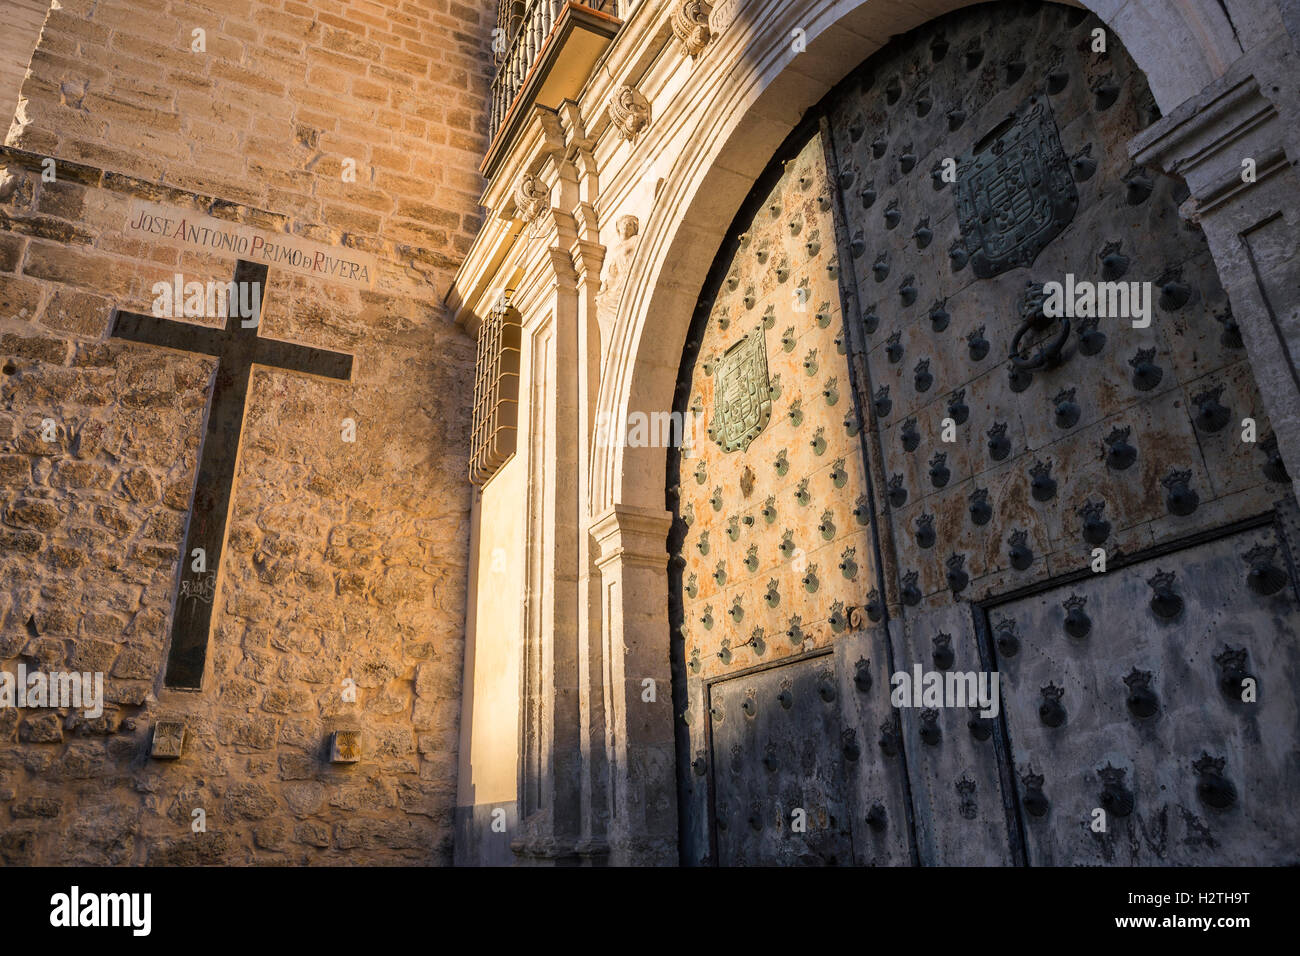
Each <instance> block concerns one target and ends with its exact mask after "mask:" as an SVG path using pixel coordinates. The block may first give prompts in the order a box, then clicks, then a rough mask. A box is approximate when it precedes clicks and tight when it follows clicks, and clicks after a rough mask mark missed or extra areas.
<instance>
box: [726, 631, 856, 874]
mask: <svg viewBox="0 0 1300 956" xmlns="http://www.w3.org/2000/svg"><path fill="white" fill-rule="evenodd" d="M831 664H832V659H831V657H830V656H829V655H825V654H823V655H820V656H818V657H814V658H811V659H806V660H803V661H799V662H796V663H791V664H786V665H784V666H780V667H772V668H768V669H766V670H761V671H758V672H755V673H751V674H748V675H745V676H742V677H735V678H731V679H728V680H723V681H720V682H718V683H715V684H712V685H711V686H710V694H709V697H710V709H709V722H710V728H711V731H712V734H711V736H712V742H713V760H712V765H713V775H714V786H715V788H716V794H715V798H714V799H715V808H714V821H715V827H716V834H717V847H718V862H719V863H720V864H721V865H722V866H736V865H744V864H750V863H764V864H778V865H797V866H835V865H848V864H850V863H852V862H853V845H852V838H851V836H850V833H849V814H848V803H847V800H846V797H845V786H844V756H843V751H842V748H843V746H844V742H843V741H842V740H841V734H840V720H839V707H838V703H837V700H836V699H837V696H838V688H837V686H836V683H835V676H834V672H833V669H832V666H831ZM755 758H757V759H755Z"/></svg>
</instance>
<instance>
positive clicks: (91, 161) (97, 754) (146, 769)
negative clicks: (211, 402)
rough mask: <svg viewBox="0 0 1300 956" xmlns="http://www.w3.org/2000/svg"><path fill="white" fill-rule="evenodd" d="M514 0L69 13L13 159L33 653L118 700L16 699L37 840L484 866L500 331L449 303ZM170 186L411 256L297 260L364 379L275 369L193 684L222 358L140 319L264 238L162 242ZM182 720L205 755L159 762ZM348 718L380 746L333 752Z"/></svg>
mask: <svg viewBox="0 0 1300 956" xmlns="http://www.w3.org/2000/svg"><path fill="white" fill-rule="evenodd" d="M491 14H492V10H491V5H490V4H489V3H487V2H482V3H477V4H473V3H456V2H449V0H401V2H398V0H386V2H383V3H376V2H365V0H360V2H333V0H312V2H310V3H299V2H292V0H290V2H288V3H285V4H279V3H262V2H255V0H223V2H222V3H220V4H202V3H183V2H172V3H164V2H162V0H112V2H107V3H105V2H99V3H95V2H91V0H70V2H66V3H63V4H61V5H60V7H59V8H58V9H55V10H54V11H52V13H51V14H50V17H49V20H48V22H47V24H46V26H45V29H44V32H43V34H42V36H41V39H40V43H39V46H38V47H37V49H36V52H35V54H34V56H33V58H32V64H31V74H30V76H28V77H27V79H26V81H25V82H24V84H23V87H22V99H21V100H20V102H19V104H18V109H17V114H16V116H15V118H14V123H13V125H12V127H11V128H10V132H9V135H8V138H7V140H6V146H5V148H4V152H3V154H2V155H0V227H2V229H0V353H2V354H0V371H2V372H3V375H0V669H3V670H6V671H9V672H11V673H12V672H15V671H16V670H17V667H18V665H19V664H23V665H25V666H26V667H27V669H28V670H38V669H39V670H43V671H47V672H48V671H58V670H70V669H77V670H80V671H102V672H103V673H104V674H105V685H104V696H105V709H104V713H103V715H102V716H101V717H99V718H97V719H91V718H87V717H85V716H84V715H83V714H82V712H81V711H80V710H78V709H76V708H73V709H44V710H36V709H26V710H16V709H13V708H6V709H3V710H0V800H2V801H3V802H4V804H5V807H4V809H3V810H0V860H3V861H4V862H5V863H8V864H14V863H43V864H62V863H74V862H76V863H90V864H96V863H109V864H129V863H134V864H146V863H147V864H166V863H218V862H221V863H250V862H278V863H303V862H305V863H339V862H347V863H385V862H387V863H397V862H412V863H418V862H448V861H450V857H451V832H452V828H451V808H452V806H453V804H454V800H455V773H456V771H455V768H456V759H457V758H456V749H457V736H458V726H457V721H458V712H459V694H460V684H461V655H462V645H463V627H464V615H465V601H466V563H467V553H468V527H469V511H470V490H469V485H468V483H467V481H466V479H465V475H466V469H467V461H466V450H467V446H468V437H467V423H468V420H469V396H470V393H471V375H472V367H473V343H472V342H471V341H470V339H469V337H468V336H467V335H466V334H465V333H464V332H463V331H461V330H459V329H458V328H456V327H455V326H454V325H453V324H452V323H451V321H450V318H449V316H447V315H446V314H445V311H444V309H443V307H442V305H441V300H442V296H443V294H444V293H445V291H446V288H447V285H448V283H449V281H450V279H451V277H452V273H453V271H454V269H455V268H456V266H457V264H458V262H459V260H460V258H461V257H462V256H463V254H464V252H465V250H466V249H467V248H468V247H469V244H470V241H471V239H472V237H473V235H474V233H475V232H476V231H477V229H478V228H479V225H480V222H479V208H478V206H477V204H476V200H477V197H478V193H479V190H480V188H481V183H480V181H479V178H478V175H477V172H476V167H477V162H478V159H479V157H480V156H481V155H482V151H483V148H484V131H485V121H484V117H483V108H482V106H483V104H484V103H485V102H486V94H487V83H488V78H489V76H490V72H491V68H492V63H491V56H490V53H489V52H488V50H487V48H488V44H489V43H490V27H491V25H492V24H491ZM196 29H201V30H203V31H205V35H204V47H205V49H204V50H203V51H201V52H200V51H196V50H195V49H193V47H194V45H195V34H194V31H195V30H196ZM47 157H53V158H54V160H55V164H54V166H53V169H54V176H53V179H52V181H47V180H48V179H49V177H48V176H44V177H43V172H44V171H45V169H46V168H47V164H46V163H45V162H44V160H45V159H46V158H47ZM347 160H352V161H353V163H351V164H349V163H348V162H347ZM350 166H355V170H356V176H355V181H348V179H347V177H346V176H345V171H346V170H347V169H348V168H349V167H350ZM141 199H144V200H149V201H152V202H156V203H160V204H163V205H165V206H167V207H170V208H173V209H176V210H178V211H180V214H181V215H188V214H190V213H192V214H194V215H200V214H201V215H208V216H213V217H216V218H219V219H225V220H229V221H230V222H232V223H236V224H239V225H241V226H245V227H249V228H252V229H256V230H258V231H259V234H260V235H263V236H265V237H269V238H271V239H274V238H276V237H279V238H284V237H286V236H294V237H299V238H300V239H303V240H312V241H315V242H317V243H321V244H323V245H326V246H330V247H337V248H339V249H341V250H343V251H344V252H346V251H347V250H348V249H351V250H356V251H358V252H359V253H361V254H366V255H370V256H373V257H374V261H375V262H376V264H377V267H376V269H375V274H374V276H373V277H372V278H371V281H370V282H369V283H368V284H363V283H357V282H352V283H343V282H335V281H325V280H323V279H320V278H315V277H304V276H301V275H295V274H291V270H289V269H288V268H287V267H286V268H278V267H277V266H275V265H272V266H271V268H270V274H269V279H268V283H267V289H266V290H265V293H264V307H263V309H262V315H261V327H260V329H259V335H260V336H261V337H264V338H272V339H282V340H286V341H291V342H295V343H300V344H302V345H307V346H314V347H319V348H326V349H332V350H335V351H341V352H347V353H349V354H352V355H354V356H355V359H354V365H353V371H352V377H351V382H349V383H341V382H332V381H328V380H324V379H317V378H313V377H308V376H303V375H299V374H295V373H288V372H283V371H278V370H274V369H268V368H258V369H256V370H255V371H254V373H253V379H252V385H251V388H250V393H249V399H248V402H247V406H246V410H245V415H244V421H243V430H242V444H241V454H240V459H239V464H238V471H237V475H236V480H235V486H234V493H233V495H232V504H231V510H230V518H229V523H228V541H227V544H226V548H225V552H224V563H223V567H222V582H221V584H220V590H219V592H218V594H217V596H216V609H215V612H214V617H213V620H214V624H213V628H212V635H211V638H210V641H209V645H208V665H207V676H206V678H205V680H204V685H203V687H202V689H201V690H200V691H197V692H184V691H178V690H172V689H168V688H166V687H164V686H163V681H162V673H163V669H164V663H165V657H166V653H167V647H168V643H169V627H170V616H171V612H172V602H173V598H174V589H175V582H176V580H177V571H178V563H179V561H180V557H181V555H180V550H181V547H182V544H183V541H184V537H185V528H186V521H187V514H188V507H189V495H190V493H191V488H192V486H193V482H194V476H195V470H196V467H197V458H198V453H199V446H200V438H201V434H202V429H203V420H204V408H205V402H206V396H207V394H208V391H209V384H210V382H211V379H212V376H213V372H214V365H215V363H214V362H213V360H212V359H209V358H206V357H203V356H200V355H195V354H184V353H181V352H173V351H167V350H163V349H159V348H155V347H151V346H147V345H140V344H134V343H126V342H122V341H120V340H110V339H109V338H108V330H109V325H110V318H111V314H112V310H113V309H114V307H121V308H123V309H130V310H133V311H137V312H146V313H147V312H148V311H149V309H150V305H151V302H152V300H153V295H152V293H151V289H152V287H153V284H154V283H156V282H158V281H160V280H170V279H171V278H172V276H173V275H174V274H176V273H180V274H182V275H183V276H184V278H185V280H187V281H188V280H199V281H203V280H207V279H220V280H222V281H225V280H228V279H230V278H231V274H232V271H233V269H234V265H235V257H234V256H233V255H231V254H229V253H226V252H222V253H208V252H204V251H198V250H195V249H192V248H189V247H186V246H182V245H176V244H172V243H168V242H164V241H142V240H141V239H138V238H133V237H131V236H128V235H126V234H125V233H126V227H127V224H128V221H129V219H130V218H131V213H132V203H133V202H135V201H137V200H141ZM212 321H219V320H209V323H210V324H211V322H212ZM345 419H352V420H353V421H354V422H355V426H356V437H355V441H354V442H349V441H347V440H345V430H344V426H343V421H344V420H345ZM47 420H52V422H53V429H52V430H51V429H50V428H49V422H48V421H47ZM46 437H53V440H52V441H46V440H44V439H45V438H46ZM349 680H350V681H351V682H352V683H353V684H354V685H355V694H353V693H352V692H351V691H350V690H349V685H348V683H347V682H348V681H349ZM353 696H355V701H353V700H351V699H349V698H351V697H353ZM159 719H165V720H180V721H183V722H184V723H185V727H186V731H185V748H184V754H183V756H181V757H180V759H178V760H173V761H163V760H156V759H151V757H150V744H151V737H152V732H153V727H154V725H155V722H156V721H158V720H159ZM334 730H360V731H361V739H362V752H361V758H360V761H359V762H357V763H352V764H332V763H331V762H330V761H329V754H328V742H329V737H330V734H331V732H332V731H334ZM200 809H201V810H203V811H204V815H205V822H206V831H205V832H200V833H196V832H194V830H195V827H194V820H195V814H194V811H195V810H200Z"/></svg>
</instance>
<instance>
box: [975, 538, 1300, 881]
mask: <svg viewBox="0 0 1300 956" xmlns="http://www.w3.org/2000/svg"><path fill="white" fill-rule="evenodd" d="M1248 554H1253V556H1254V557H1255V558H1256V559H1262V560H1263V561H1264V562H1267V566H1269V567H1272V568H1273V570H1274V571H1275V572H1276V575H1277V576H1276V577H1275V579H1274V584H1277V583H1278V582H1281V581H1284V580H1286V579H1287V577H1288V572H1287V571H1286V570H1285V569H1286V568H1287V562H1286V557H1285V555H1284V554H1283V553H1282V551H1281V549H1280V548H1279V542H1278V537H1277V534H1276V532H1275V531H1274V529H1273V527H1272V526H1264V527H1261V528H1257V529H1254V530H1247V531H1242V532H1239V533H1236V534H1232V535H1229V536H1227V537H1224V538H1220V539H1218V540H1215V541H1212V542H1210V543H1208V544H1202V545H1198V546H1195V547H1191V548H1187V549H1184V550H1180V551H1177V552H1174V553H1172V554H1168V555H1165V556H1162V557H1158V558H1153V559H1151V560H1148V561H1143V562H1141V563H1139V564H1135V565H1131V566H1129V567H1125V568H1123V569H1119V570H1112V571H1108V572H1106V573H1105V574H1099V575H1093V576H1089V577H1087V578H1085V579H1083V580H1081V581H1079V582H1076V583H1073V584H1070V585H1066V586H1063V587H1059V588H1053V589H1052V590H1049V591H1046V592H1044V593H1042V594H1040V595H1037V596H1034V597H1029V598H1024V599H1021V600H1019V601H1015V602H1012V603H1010V604H1006V605H1003V606H1000V607H998V608H996V609H994V610H992V611H991V612H990V614H989V617H990V621H991V622H992V625H993V628H994V630H995V632H1002V631H1004V630H1006V629H1008V628H1013V629H1014V630H1015V631H1016V633H1018V634H1019V635H1020V638H1021V641H1020V649H1019V652H1018V653H1017V654H1015V655H1014V656H1010V657H1008V656H1006V655H1003V654H999V655H998V669H999V670H1000V671H1001V672H1002V674H1003V676H1004V679H1005V681H1006V683H1007V685H1008V686H1009V687H1011V688H1014V690H1013V691H1012V692H1010V693H1008V695H1007V697H1006V698H1005V700H1004V704H1005V707H1006V713H1007V721H1008V731H1009V734H1010V737H1011V743H1012V751H1013V757H1014V761H1015V766H1016V780H1017V786H1018V789H1019V795H1020V799H1021V802H1022V805H1023V803H1024V801H1025V796H1026V792H1027V789H1026V786H1025V780H1026V778H1027V777H1028V776H1029V775H1030V774H1033V775H1035V779H1036V782H1038V783H1039V784H1040V786H1039V788H1038V789H1039V790H1040V792H1041V793H1042V795H1043V796H1044V797H1045V800H1046V803H1045V804H1044V803H1039V804H1038V805H1037V808H1038V809H1040V810H1043V809H1045V812H1043V813H1042V814H1041V815H1034V814H1029V813H1026V814H1025V817H1024V820H1025V832H1026V841H1027V844H1028V848H1029V860H1030V862H1031V863H1040V864H1045V865H1059V864H1062V863H1071V864H1085V865H1102V864H1116V865H1124V866H1155V865H1192V864H1201V865H1216V866H1222V865H1241V864H1254V865H1258V864H1266V865H1267V864H1294V863H1295V862H1297V860H1298V859H1300V852H1298V851H1297V848H1296V843H1295V839H1294V835H1295V833H1296V832H1297V829H1298V827H1300V813H1298V811H1297V808H1296V806H1295V802H1294V801H1292V800H1289V799H1287V797H1286V796H1285V795H1286V794H1290V793H1294V792H1295V789H1296V787H1297V786H1300V767H1298V766H1297V763H1296V759H1295V751H1294V736H1293V734H1294V728H1295V727H1296V725H1297V707H1296V699H1295V695H1294V694H1293V693H1291V690H1290V689H1291V688H1292V687H1294V686H1295V685H1294V683H1293V682H1294V681H1295V680H1296V679H1297V678H1300V672H1298V667H1300V660H1297V654H1296V651H1295V648H1296V646H1297V637H1298V636H1300V610H1298V608H1297V602H1296V593H1295V590H1294V588H1293V587H1292V586H1291V585H1290V582H1289V581H1286V583H1285V584H1282V585H1281V586H1280V588H1279V590H1278V591H1277V592H1276V593H1275V594H1272V595H1268V596H1264V595H1260V594H1258V593H1256V592H1255V591H1253V590H1252V589H1251V587H1250V585H1249V583H1248V575H1249V573H1250V571H1251V567H1252V565H1251V563H1250V562H1249V561H1247V560H1246V559H1245V556H1246V555H1248ZM1162 572H1163V573H1164V574H1166V575H1168V574H1171V573H1172V574H1173V577H1172V578H1159V577H1157V575H1160V574H1161V573H1162ZM1166 582H1167V584H1168V588H1169V590H1171V591H1172V592H1173V593H1174V594H1176V595H1177V600H1178V602H1181V609H1180V610H1178V613H1177V614H1176V615H1175V616H1173V617H1171V618H1165V617H1162V616H1160V615H1159V614H1157V613H1156V611H1155V610H1153V608H1152V605H1151V602H1152V599H1153V598H1155V597H1156V593H1157V589H1156V587H1155V586H1153V585H1161V586H1163V585H1165V583H1166ZM1270 586H1271V585H1270ZM1067 615H1071V621H1072V627H1073V629H1074V634H1080V633H1081V632H1083V631H1084V630H1085V629H1086V633H1083V634H1082V636H1074V634H1071V633H1069V632H1067V630H1066V617H1067ZM1085 620H1086V622H1087V623H1086V624H1084V623H1083V622H1084V621H1085ZM1237 661H1240V662H1241V665H1242V672H1244V673H1246V674H1250V675H1254V677H1255V680H1256V695H1255V697H1256V699H1255V700H1254V701H1253V702H1244V701H1243V700H1242V697H1243V695H1245V696H1249V695H1247V694H1246V693H1245V692H1244V691H1243V690H1242V687H1241V684H1240V679H1239V677H1231V678H1227V679H1225V674H1230V673H1231V670H1230V665H1232V664H1233V663H1235V662H1237ZM1225 668H1227V669H1225ZM1229 679H1230V680H1231V681H1232V687H1231V689H1230V690H1229V689H1228V688H1226V687H1225V686H1224V685H1225V683H1227V680H1229ZM1045 688H1050V689H1049V690H1048V694H1051V695H1055V694H1056V692H1057V691H1058V690H1059V691H1061V692H1062V695H1061V697H1060V699H1059V703H1060V704H1061V706H1062V707H1063V708H1064V712H1065V713H1064V721H1063V722H1062V723H1060V724H1059V725H1058V726H1054V727H1053V726H1048V725H1047V724H1046V723H1044V714H1042V713H1040V708H1041V707H1042V706H1043V701H1044V693H1043V691H1044V689H1045ZM1205 758H1210V760H1211V761H1218V760H1222V761H1223V764H1222V766H1221V767H1220V766H1218V765H1217V764H1211V765H1208V766H1207V765H1206V764H1205V763H1201V764H1200V772H1198V770H1197V767H1198V761H1204V760H1205ZM1109 768H1114V770H1110V769H1109ZM1213 772H1218V773H1219V774H1220V776H1221V777H1223V778H1225V779H1226V780H1227V781H1229V783H1230V784H1231V787H1230V792H1231V794H1232V796H1233V799H1232V802H1231V805H1229V806H1225V807H1216V806H1213V805H1211V804H1210V803H1207V800H1206V798H1205V797H1203V796H1202V795H1201V794H1200V792H1199V790H1198V788H1199V787H1200V786H1201V785H1202V784H1203V783H1205V782H1207V781H1209V779H1210V777H1209V775H1210V774H1211V773H1213ZM1037 778H1042V779H1041V780H1037ZM1108 784H1114V786H1115V787H1117V788H1122V789H1123V790H1124V791H1126V792H1127V793H1128V794H1129V796H1130V797H1131V800H1132V808H1131V810H1130V811H1129V812H1127V813H1124V812H1123V810H1124V809H1126V808H1125V806H1124V805H1123V804H1124V801H1122V800H1121V801H1119V802H1118V803H1117V802H1116V800H1115V799H1112V800H1110V801H1107V800H1106V799H1104V797H1103V794H1104V793H1105V791H1106V788H1107V786H1108ZM1108 807H1109V811H1108V812H1107V815H1106V819H1105V821H1104V822H1105V824H1106V829H1105V831H1104V832H1101V831H1099V830H1098V829H1097V828H1096V827H1095V826H1094V820H1095V817H1094V814H1095V813H1096V811H1097V810H1098V809H1101V810H1103V811H1106V810H1107V808H1108Z"/></svg>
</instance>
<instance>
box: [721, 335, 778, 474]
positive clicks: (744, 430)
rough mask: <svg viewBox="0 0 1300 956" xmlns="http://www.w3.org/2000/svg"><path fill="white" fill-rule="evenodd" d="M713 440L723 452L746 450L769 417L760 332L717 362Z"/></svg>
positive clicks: (766, 378)
mask: <svg viewBox="0 0 1300 956" xmlns="http://www.w3.org/2000/svg"><path fill="white" fill-rule="evenodd" d="M715 374H716V376H717V395H716V398H715V402H716V411H715V412H714V414H715V416H716V417H715V419H714V435H713V438H714V441H716V442H717V443H718V444H719V445H721V446H722V450H723V451H725V452H732V451H737V450H741V451H743V450H744V449H746V448H748V447H749V443H750V442H751V441H753V440H754V437H755V436H756V435H757V434H758V433H759V432H761V431H762V430H763V427H764V426H765V425H766V424H767V422H768V419H769V418H771V417H772V395H771V392H770V391H769V386H770V383H769V381H768V377H767V345H766V343H765V342H764V341H763V331H762V329H756V330H755V331H753V332H750V333H748V334H747V335H745V336H744V337H743V338H742V339H741V340H740V341H739V342H737V343H736V344H735V345H733V346H732V347H731V348H730V349H728V350H727V352H726V354H725V355H723V356H722V360H721V361H720V362H718V369H717V372H716V373H715Z"/></svg>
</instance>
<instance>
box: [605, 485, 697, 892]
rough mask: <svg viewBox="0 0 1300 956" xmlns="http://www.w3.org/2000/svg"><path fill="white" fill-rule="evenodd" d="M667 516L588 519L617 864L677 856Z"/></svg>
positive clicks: (628, 511) (666, 861) (643, 513)
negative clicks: (596, 579)
mask: <svg viewBox="0 0 1300 956" xmlns="http://www.w3.org/2000/svg"><path fill="white" fill-rule="evenodd" d="M671 523H672V515H671V514H669V513H668V512H667V511H666V510H660V509H645V508H635V507H629V506H622V505H615V506H614V507H613V508H612V509H610V510H609V511H607V512H605V513H604V514H602V515H600V516H599V517H598V518H597V519H596V520H595V521H594V522H593V524H592V535H593V537H594V538H595V541H596V543H597V544H598V545H599V548H600V556H599V557H598V558H597V559H596V566H597V568H598V569H599V571H600V588H601V592H602V600H601V617H602V623H601V632H602V635H603V643H604V649H605V658H606V661H607V671H606V673H607V675H608V685H607V687H608V695H607V700H608V713H607V720H608V724H609V740H610V755H609V794H610V822H609V847H610V862H611V863H613V864H615V865H620V866H651V865H676V863H677V792H676V789H675V785H674V780H675V776H674V771H673V768H674V765H675V761H676V756H675V752H674V748H673V705H672V673H671V667H670V663H669V657H668V647H669V641H668V634H667V633H666V631H667V627H668V624H667V621H666V619H665V615H664V608H665V607H666V605H667V601H668V543H667V542H668V529H669V527H670V526H671Z"/></svg>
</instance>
